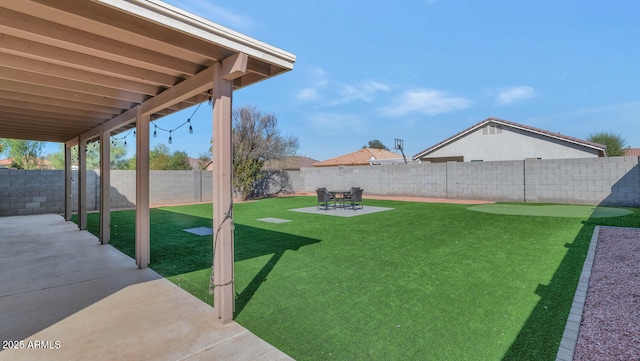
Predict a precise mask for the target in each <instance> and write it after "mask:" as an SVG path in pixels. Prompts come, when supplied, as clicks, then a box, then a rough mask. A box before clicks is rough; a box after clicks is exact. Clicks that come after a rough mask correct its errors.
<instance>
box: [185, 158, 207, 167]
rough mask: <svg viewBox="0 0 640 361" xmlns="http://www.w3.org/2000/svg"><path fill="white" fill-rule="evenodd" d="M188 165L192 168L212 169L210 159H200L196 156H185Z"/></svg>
mask: <svg viewBox="0 0 640 361" xmlns="http://www.w3.org/2000/svg"><path fill="white" fill-rule="evenodd" d="M187 159H188V160H189V166H190V167H191V169H193V170H213V162H212V161H210V160H206V161H203V160H200V159H198V158H191V157H187Z"/></svg>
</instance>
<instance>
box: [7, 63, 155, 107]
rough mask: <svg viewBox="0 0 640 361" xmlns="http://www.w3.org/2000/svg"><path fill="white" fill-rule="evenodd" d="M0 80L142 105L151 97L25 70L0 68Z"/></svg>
mask: <svg viewBox="0 0 640 361" xmlns="http://www.w3.org/2000/svg"><path fill="white" fill-rule="evenodd" d="M0 79H6V80H13V81H17V82H20V83H26V84H32V85H38V86H46V87H50V88H56V89H64V90H69V91H74V92H78V93H82V94H90V95H97V96H100V97H105V98H111V99H116V100H124V101H127V102H132V103H137V104H140V103H142V102H143V101H145V100H146V99H148V98H149V96H147V95H144V94H136V93H132V92H129V91H126V90H121V89H114V88H108V87H103V86H100V85H95V84H91V83H86V82H79V81H75V80H72V79H63V78H57V77H52V76H48V75H43V74H37V73H32V72H28V71H24V70H15V69H11V68H5V67H2V66H0Z"/></svg>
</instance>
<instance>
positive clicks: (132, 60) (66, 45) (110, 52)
mask: <svg viewBox="0 0 640 361" xmlns="http://www.w3.org/2000/svg"><path fill="white" fill-rule="evenodd" d="M0 31H3V32H5V33H7V34H11V35H14V36H17V37H20V38H23V39H28V40H31V41H36V42H39V43H43V44H48V45H52V46H55V47H59V48H62V49H67V50H71V51H75V52H78V53H82V54H87V55H91V56H95V57H99V58H103V59H107V60H112V61H116V62H119V63H124V64H130V65H133V66H136V67H140V68H144V69H149V70H153V71H156V72H159V73H163V74H168V75H171V76H183V75H184V74H186V75H194V74H195V73H196V72H197V71H198V70H200V68H201V67H202V66H201V65H200V64H194V63H190V62H188V61H185V60H182V59H179V58H175V57H173V56H170V55H168V54H161V53H157V52H155V51H151V50H148V49H144V48H140V47H137V46H133V45H130V44H128V43H127V42H124V41H117V40H114V39H110V38H106V37H102V36H99V35H95V34H91V33H89V32H86V31H82V30H80V29H77V28H70V27H67V26H64V25H61V24H58V23H55V22H51V21H48V20H43V19H40V18H37V17H34V16H30V15H27V14H24V13H20V12H16V11H12V10H8V9H5V8H0ZM125 40H126V38H125Z"/></svg>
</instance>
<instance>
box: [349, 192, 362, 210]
mask: <svg viewBox="0 0 640 361" xmlns="http://www.w3.org/2000/svg"><path fill="white" fill-rule="evenodd" d="M362 192H364V189H360V188H358V189H356V190H355V191H354V192H353V194H352V195H351V199H349V206H350V207H351V208H352V209H353V210H356V209H358V208H357V206H358V205H360V208H359V209H364V203H362Z"/></svg>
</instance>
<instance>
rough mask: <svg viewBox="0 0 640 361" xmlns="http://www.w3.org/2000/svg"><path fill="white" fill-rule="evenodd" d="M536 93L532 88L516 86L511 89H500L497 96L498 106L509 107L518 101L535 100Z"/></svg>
mask: <svg viewBox="0 0 640 361" xmlns="http://www.w3.org/2000/svg"><path fill="white" fill-rule="evenodd" d="M535 96H536V91H535V89H533V88H532V87H530V86H524V85H523V86H515V87H511V88H505V89H499V90H498V93H497V94H496V99H497V101H498V104H500V105H507V104H511V103H513V102H515V101H517V100H521V99H529V98H534V97H535Z"/></svg>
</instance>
